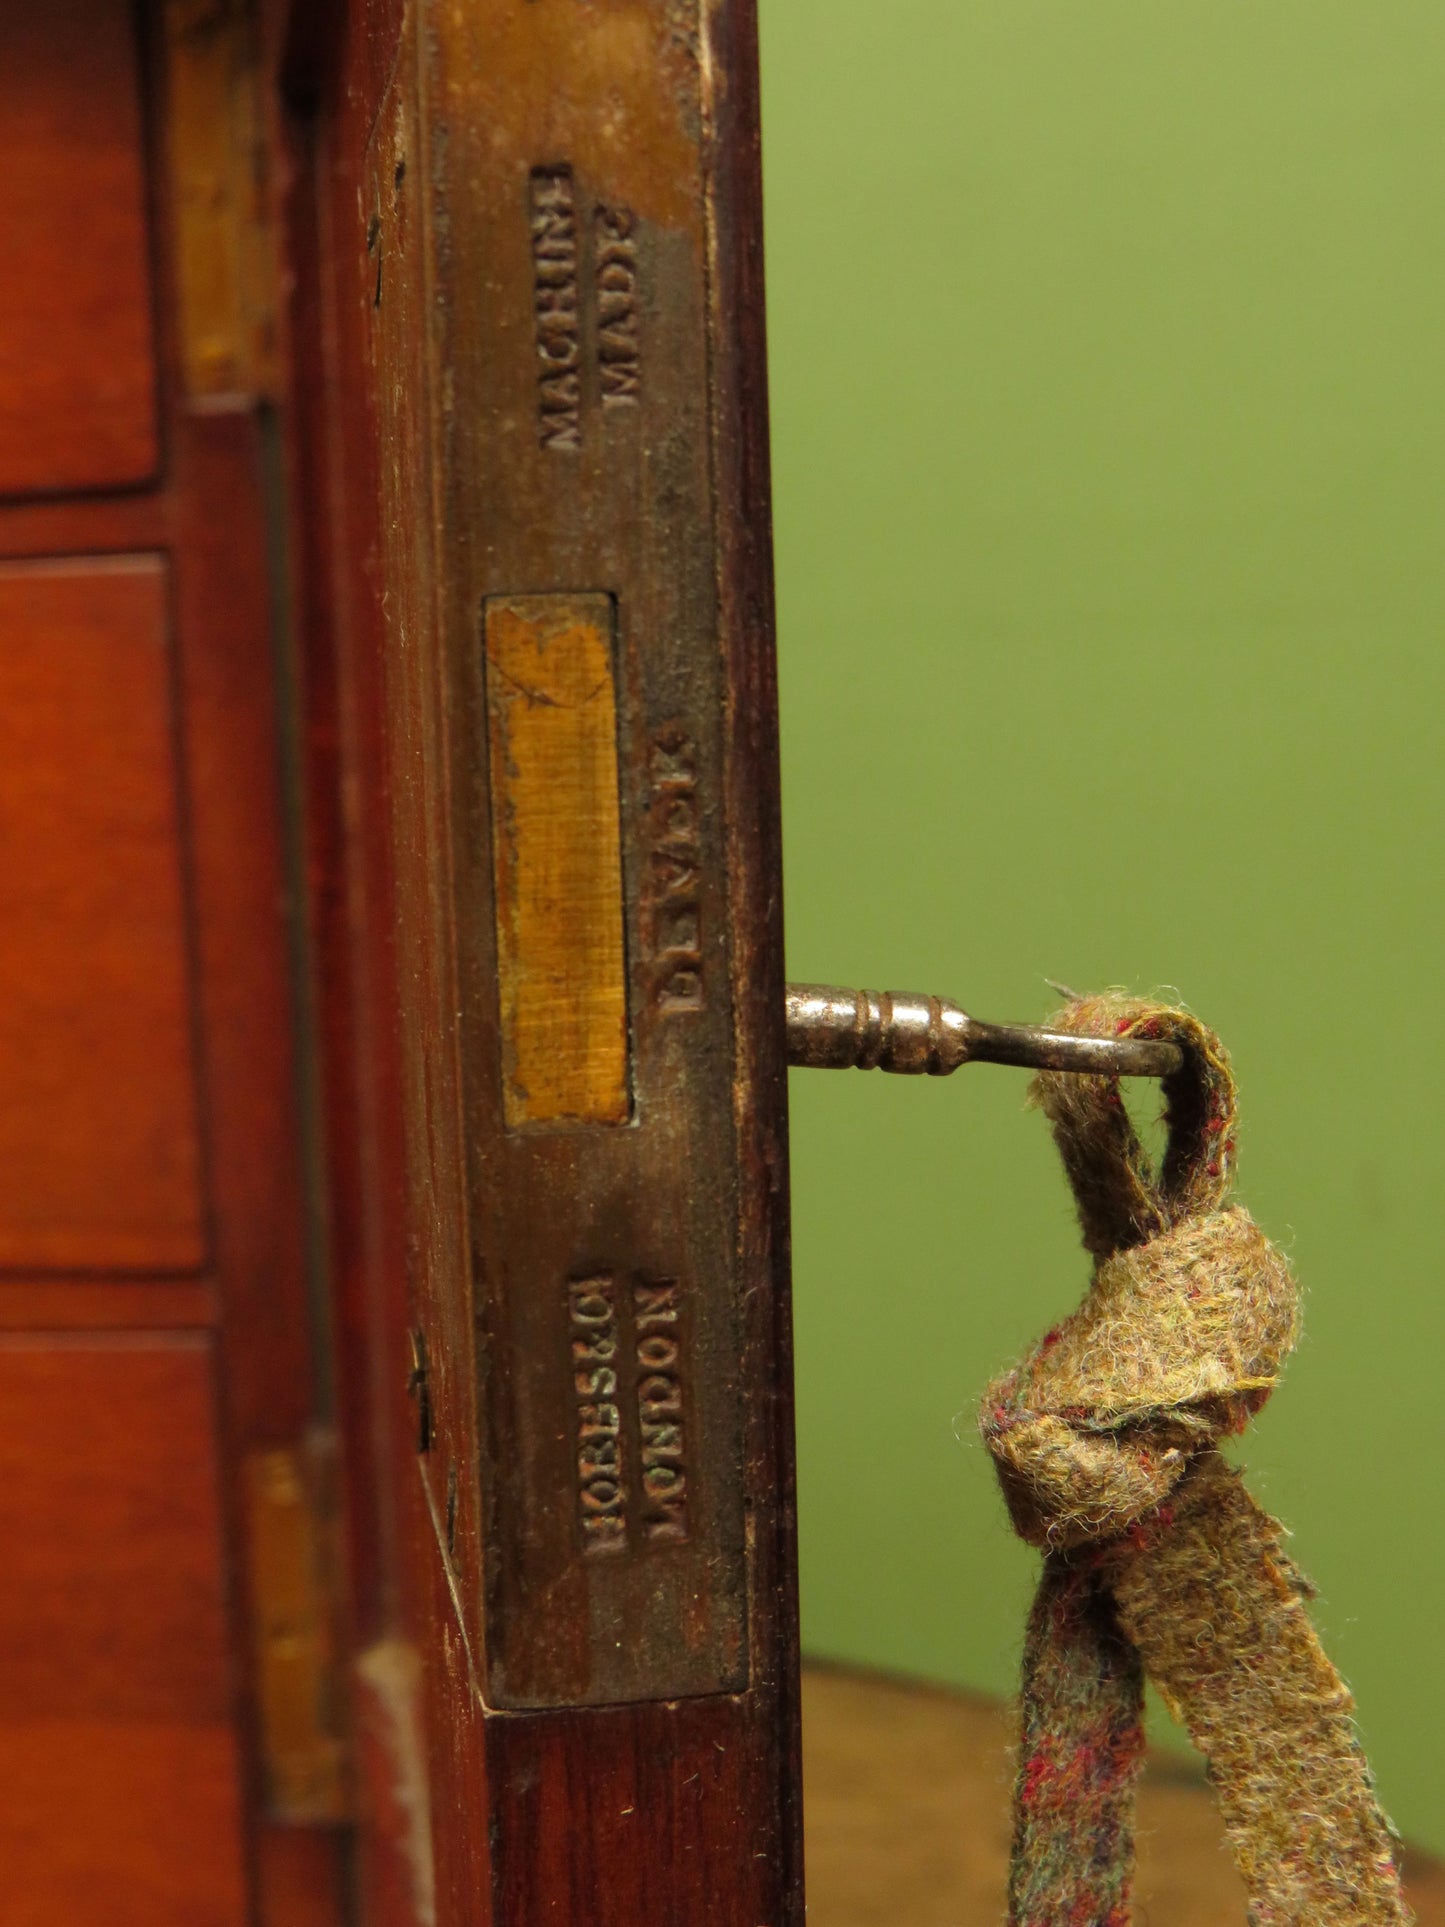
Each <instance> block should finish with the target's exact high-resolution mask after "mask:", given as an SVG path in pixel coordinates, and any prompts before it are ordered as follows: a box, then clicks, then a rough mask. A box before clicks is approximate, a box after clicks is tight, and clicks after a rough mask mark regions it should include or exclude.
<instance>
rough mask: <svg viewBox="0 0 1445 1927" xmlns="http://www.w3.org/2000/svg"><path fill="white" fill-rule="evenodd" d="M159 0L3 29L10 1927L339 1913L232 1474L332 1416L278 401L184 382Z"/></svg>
mask: <svg viewBox="0 0 1445 1927" xmlns="http://www.w3.org/2000/svg"><path fill="white" fill-rule="evenodd" d="M177 12H180V13H187V14H188V17H189V20H190V24H191V26H192V27H199V29H201V30H205V31H210V30H211V29H212V28H213V27H215V26H216V25H217V24H218V23H219V24H221V25H224V23H225V20H226V19H227V18H229V15H228V12H227V9H226V8H225V7H221V8H217V9H195V8H191V9H189V10H187V9H184V8H181V9H177V8H175V7H169V6H163V5H161V4H159V0H156V3H155V4H146V5H132V4H131V0H54V4H49V5H46V6H40V7H29V8H25V7H10V8H6V9H4V18H3V21H0V157H3V159H4V162H5V167H6V175H7V183H8V196H9V198H8V208H9V218H8V223H7V236H8V239H9V244H10V245H9V251H8V254H7V269H8V274H7V296H6V301H5V304H4V307H3V311H0V497H3V498H4V499H0V871H3V877H4V889H3V896H4V915H3V917H0V1546H3V1548H4V1560H5V1579H4V1584H3V1586H0V1866H3V1868H4V1874H3V1897H0V1916H3V1918H4V1920H5V1922H6V1923H7V1927H10V1923H15V1924H16V1927H30V1924H31V1923H36V1927H38V1923H40V1922H42V1921H44V1922H46V1923H52V1922H64V1923H66V1927H338V1923H339V1921H340V1919H341V1916H342V1902H343V1897H344V1881H343V1872H344V1842H343V1839H342V1836H341V1834H340V1832H339V1830H338V1829H337V1828H335V1827H332V1826H307V1825H299V1824H292V1823H290V1822H288V1821H287V1820H286V1819H284V1818H283V1817H282V1815H281V1813H280V1811H279V1809H278V1808H277V1806H276V1804H275V1800H274V1797H273V1790H272V1788H273V1782H272V1780H270V1779H268V1776H267V1772H266V1769H265V1748H264V1734H263V1733H262V1731H261V1724H260V1718H259V1712H258V1705H259V1695H258V1692H257V1673H256V1665H255V1652H256V1646H257V1639H258V1626H259V1624H260V1620H261V1617H262V1616H261V1615H260V1614H259V1613H258V1612H257V1610H256V1602H255V1601H254V1599H253V1596H252V1581H251V1574H250V1572H249V1570H248V1548H249V1546H250V1544H251V1543H252V1539H251V1535H250V1533H249V1532H248V1521H247V1516H246V1509H245V1508H246V1500H245V1494H246V1493H247V1492H248V1490H253V1489H254V1487H255V1484H256V1481H255V1480H254V1479H251V1480H250V1481H249V1482H248V1478H247V1472H248V1468H250V1467H252V1466H253V1465H254V1464H255V1463H256V1461H257V1456H258V1455H259V1454H261V1453H263V1452H264V1453H271V1454H275V1453H278V1452H279V1453H287V1452H293V1451H294V1452H296V1453H297V1454H298V1455H301V1454H302V1451H303V1448H304V1447H305V1446H306V1443H307V1441H308V1439H309V1438H310V1436H311V1435H312V1434H313V1433H314V1432H315V1430H316V1428H317V1426H318V1424H322V1425H324V1422H325V1419H326V1412H325V1409H324V1405H323V1401H322V1398H321V1396H320V1391H319V1385H320V1380H321V1374H320V1373H319V1371H318V1353H317V1345H316V1339H315V1335H314V1332H313V1329H312V1327H313V1317H314V1313H313V1308H312V1302H311V1301H312V1299H313V1297H314V1296H315V1295H316V1291H317V1290H318V1289H319V1280H318V1279H316V1278H314V1277H313V1275H312V1273H313V1270H314V1257H313V1253H314V1247H315V1238H314V1235H313V1233H312V1232H311V1231H310V1230H309V1228H308V1214H307V1204H306V1198H305V1193H304V1185H303V1177H302V1172H303V1155H302V1143H303V1132H302V1127H301V1121H300V1119H301V1106H300V1104H299V1101H298V1095H297V1091H298V1073H297V1052H296V1044H295V1033H296V1025H295V1022H294V1013H293V1003H294V995H293V955H294V933H293V929H292V919H291V910H290V900H291V897H292V895H293V894H294V893H293V892H292V891H291V888H290V876H289V869H288V850H287V834H286V828H285V815H284V809H283V791H284V784H283V754H282V748H281V745H282V741H283V737H284V731H283V728H282V724H281V720H280V719H281V703H280V695H281V692H280V689H279V688H278V678H277V673H276V661H277V650H276V640H275V633H274V608H273V604H274V602H275V600H276V592H275V587H274V578H275V577H276V575H277V570H276V568H275V566H274V562H275V553H274V543H273V541H272V539H271V534H270V524H271V521H272V519H273V518H272V516H271V510H270V505H269V501H268V498H269V497H270V496H271V495H273V494H274V475H275V463H274V461H273V460H272V457H271V454H270V448H271V429H270V426H269V424H268V420H267V417H266V414H265V412H264V411H263V410H261V409H260V408H259V407H258V405H257V403H256V402H255V400H254V399H252V398H247V397H245V396H240V395H238V396H236V397H234V398H228V400H227V401H226V402H225V404H224V405H219V404H216V403H215V402H214V401H213V402H212V404H211V405H210V406H209V407H208V408H206V409H205V410H200V409H196V408H193V407H192V406H190V405H189V404H188V402H187V400H186V397H185V392H184V383H183V380H182V378H181V372H180V371H181V368H182V356H181V353H180V346H181V344H180V340H179V330H180V327H181V325H182V323H181V319H180V316H179V313H178V303H177V299H176V292H175V287H176V277H175V271H174V262H173V256H174V246H173V234H172V226H171V217H172V210H173V206H174V198H173V195H172V194H171V192H170V187H169V179H170V176H169V153H170V150H169V146H168V136H169V131H170V130H169V129H168V128H167V125H166V121H165V111H164V102H165V100H166V98H167V94H166V87H165V85H164V80H165V62H166V51H167V29H168V25H169V24H170V23H172V21H173V18H174V16H175V15H176V14H177ZM237 44H238V45H240V44H242V43H240V42H238V43H237ZM311 1456H312V1457H313V1458H314V1457H316V1456H317V1455H315V1454H312V1455H311ZM320 1457H321V1458H323V1459H324V1454H321V1455H320ZM267 1462H268V1463H274V1460H268V1461H267Z"/></svg>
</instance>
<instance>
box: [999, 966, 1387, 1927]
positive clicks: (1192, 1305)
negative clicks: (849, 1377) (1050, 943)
mask: <svg viewBox="0 0 1445 1927" xmlns="http://www.w3.org/2000/svg"><path fill="white" fill-rule="evenodd" d="M1055 1027H1056V1028H1059V1029H1064V1030H1071V1031H1075V1032H1080V1033H1083V1034H1087V1035H1090V1036H1101V1035H1120V1036H1134V1037H1158V1038H1167V1039H1171V1040H1173V1041H1174V1042H1177V1043H1179V1044H1181V1045H1182V1046H1183V1047H1184V1067H1183V1069H1182V1070H1180V1071H1179V1072H1178V1073H1176V1074H1175V1075H1174V1076H1173V1077H1172V1078H1170V1079H1169V1080H1168V1082H1167V1083H1166V1084H1165V1087H1164V1094H1165V1103H1166V1112H1165V1117H1166V1123H1167V1126H1168V1140H1167V1148H1166V1151H1165V1154H1164V1159H1163V1164H1162V1167H1161V1168H1160V1170H1159V1171H1158V1173H1157V1174H1156V1173H1155V1172H1154V1171H1153V1169H1152V1168H1151V1165H1150V1162H1149V1159H1148V1158H1147V1156H1146V1154H1145V1152H1144V1150H1143V1148H1142V1147H1141V1145H1140V1143H1139V1140H1138V1138H1137V1136H1136V1135H1135V1132H1134V1129H1133V1126H1132V1124H1131V1123H1130V1120H1129V1115H1128V1112H1127V1111H1126V1110H1125V1108H1124V1106H1123V1103H1122V1101H1121V1099H1120V1095H1119V1088H1118V1082H1117V1080H1116V1079H1113V1078H1108V1077H1079V1076H1067V1075H1063V1074H1060V1073H1054V1072H1046V1073H1044V1074H1043V1075H1042V1076H1040V1077H1039V1078H1038V1080H1037V1081H1036V1083H1035V1086H1034V1095H1035V1098H1036V1100H1037V1102H1038V1103H1039V1104H1040V1105H1041V1106H1042V1107H1043V1109H1044V1111H1045V1112H1046V1113H1047V1114H1048V1117H1049V1119H1050V1121H1051V1123H1052V1125H1053V1129H1054V1137H1055V1140H1056V1142H1057V1144H1058V1147H1059V1150H1060V1152H1061V1154H1062V1156H1063V1160H1064V1166H1065V1169H1066V1170H1067V1172H1068V1175H1069V1181H1070V1183H1071V1184H1072V1185H1073V1188H1074V1195H1075V1198H1076V1199H1077V1202H1078V1209H1079V1218H1080V1222H1081V1224H1082V1226H1083V1232H1084V1243H1085V1245H1086V1247H1087V1248H1088V1250H1089V1251H1090V1252H1091V1253H1092V1254H1093V1257H1094V1261H1095V1270H1094V1277H1093V1283H1092V1286H1091V1288H1090V1291H1089V1295H1088V1298H1087V1299H1086V1300H1085V1302H1084V1304H1083V1306H1082V1307H1081V1308H1080V1309H1079V1310H1078V1311H1077V1312H1075V1313H1074V1314H1073V1316H1072V1317H1070V1318H1067V1319H1065V1320H1064V1322H1063V1323H1062V1324H1060V1325H1057V1326H1055V1327H1054V1329H1053V1330H1052V1331H1049V1332H1046V1333H1045V1335H1044V1337H1043V1338H1042V1340H1041V1341H1040V1342H1039V1344H1038V1345H1036V1346H1035V1347H1034V1349H1033V1351H1032V1352H1031V1353H1030V1354H1029V1356H1028V1357H1027V1358H1026V1359H1025V1360H1024V1362H1023V1363H1022V1364H1021V1365H1020V1366H1019V1367H1018V1368H1017V1370H1015V1371H1012V1372H1010V1373H1008V1374H1007V1375H1006V1376H1005V1377H1004V1378H1001V1379H999V1380H998V1381H997V1382H996V1383H995V1384H994V1385H992V1386H991V1387H990V1388H989V1391H988V1394H987V1396H986V1399H985V1403H984V1409H983V1415H982V1425H983V1433H984V1438H985V1441H986V1442H987V1444H988V1447H989V1450H990V1451H991V1452H992V1454H993V1457H994V1461H995V1464H996V1466H997V1469H998V1474H999V1478H1000V1481H1001V1483H1002V1485H1003V1490H1004V1495H1005V1498H1006V1499H1007V1501H1008V1506H1009V1511H1010V1513H1011V1514H1012V1516H1013V1521H1014V1524H1015V1526H1016V1527H1017V1528H1018V1530H1019V1532H1020V1533H1021V1534H1022V1535H1023V1536H1024V1538H1026V1539H1027V1540H1029V1541H1030V1542H1031V1543H1032V1544H1034V1545H1037V1546H1040V1547H1042V1548H1043V1551H1044V1571H1043V1578H1042V1581H1041V1584H1040V1586H1039V1592H1038V1597H1037V1599H1036V1601H1035V1604H1034V1609H1033V1613H1032V1615H1031V1618H1030V1621H1029V1630H1028V1636H1027V1640H1026V1643H1025V1650H1024V1679H1023V1738H1022V1748H1021V1754H1020V1760H1019V1773H1018V1780H1017V1784H1016V1787H1015V1794H1014V1847H1013V1865H1012V1872H1011V1879H1010V1894H1009V1903H1010V1910H1009V1920H1010V1922H1011V1923H1012V1927H1128V1923H1129V1920H1130V1909H1129V1886H1130V1879H1131V1875H1132V1867H1133V1857H1134V1855H1133V1804H1134V1788H1135V1782H1136V1779H1137V1776H1138V1771H1139V1764H1140V1760H1141V1757H1142V1750H1143V1734H1142V1702H1143V1675H1144V1673H1145V1672H1147V1673H1148V1675H1149V1676H1150V1678H1152V1679H1153V1680H1154V1681H1155V1683H1156V1685H1157V1686H1158V1687H1159V1689H1160V1691H1161V1692H1162V1694H1163V1696H1164V1698H1165V1700H1166V1702H1167V1703H1168V1705H1169V1706H1170V1708H1171V1710H1172V1711H1173V1712H1174V1713H1175V1715H1176V1717H1178V1718H1180V1719H1182V1720H1183V1722H1184V1724H1185V1725H1186V1726H1187V1727H1188V1729H1189V1731H1190V1733H1191V1735H1192V1736H1193V1738H1194V1740H1195V1743H1196V1744H1197V1745H1198V1746H1199V1748H1200V1750H1201V1751H1202V1752H1203V1753H1204V1755H1205V1757H1206V1759H1207V1760H1208V1762H1209V1770H1210V1777H1211V1779H1212V1781H1213V1783H1214V1786H1215V1788H1216V1790H1217V1793H1218V1796H1219V1801H1220V1805H1221V1807H1222V1808H1223V1812H1224V1818H1225V1822H1226V1825H1227V1827H1228V1831H1229V1836H1230V1841H1231V1844H1232V1846H1233V1848H1234V1853H1235V1857H1236V1859H1237V1860H1238V1862H1239V1866H1240V1870H1241V1872H1242V1873H1243V1875H1244V1880H1245V1885H1246V1887H1247V1889H1248V1892H1249V1900H1250V1919H1251V1921H1252V1922H1255V1923H1256V1924H1257V1927H1287V1924H1288V1927H1295V1923H1298V1924H1299V1927H1305V1923H1308V1924H1309V1927H1373V1923H1376V1922H1404V1921H1409V1920H1410V1918H1411V1916H1410V1913H1409V1911H1408V1909H1407V1908H1406V1906H1405V1904H1404V1900H1403V1898H1402V1895H1401V1892H1400V1883H1399V1877H1398V1875H1397V1872H1396V1868H1395V1860H1394V1853H1393V1849H1392V1842H1391V1836H1390V1831H1389V1828H1388V1825H1387V1823H1386V1821H1385V1819H1384V1816H1383V1815H1382V1813H1381V1812H1380V1809H1379V1806H1378V1805H1377V1803H1376V1801H1375V1798H1374V1795H1373V1792H1372V1791H1371V1786H1370V1778H1369V1770H1368V1768H1367V1766H1366V1763H1365V1759H1364V1755H1363V1753H1362V1752H1361V1750H1360V1747H1359V1743H1358V1741H1357V1739H1356V1737H1355V1731H1354V1725H1353V1720H1352V1701H1351V1699H1350V1696H1349V1693H1348V1692H1347V1691H1346V1689H1345V1687H1344V1685H1343V1684H1342V1683H1341V1681H1340V1678H1339V1675H1338V1674H1337V1673H1336V1672H1335V1670H1334V1668H1333V1667H1332V1666H1331V1664H1330V1662H1329V1660H1328V1659H1327V1658H1326V1657H1325V1654H1324V1651H1323V1649H1322V1647H1321V1646H1320V1643H1319V1639H1318V1637H1317V1636H1316V1634H1315V1631H1314V1628H1313V1626H1312V1625H1311V1623H1310V1621H1309V1618H1308V1616H1307V1613H1306V1611H1305V1604H1304V1601H1305V1598H1306V1597H1307V1596H1308V1587H1307V1586H1306V1584H1305V1582H1304V1581H1303V1580H1302V1579H1301V1577H1300V1575H1299V1574H1298V1573H1297V1572H1296V1570H1295V1569H1294V1567H1293V1566H1292V1565H1291V1564H1290V1562H1289V1560H1288V1558H1287V1557H1286V1556H1285V1554H1284V1552H1283V1550H1282V1546H1281V1541H1282V1538H1283V1533H1282V1530H1281V1528H1280V1527H1279V1526H1278V1525H1277V1524H1276V1523H1275V1522H1274V1520H1272V1519H1271V1518H1269V1516H1268V1515H1267V1514H1266V1513H1264V1512H1262V1511H1261V1510H1260V1509H1259V1507H1258V1506H1256V1505H1255V1503H1254V1501H1253V1500H1252V1499H1251V1498H1250V1497H1249V1495H1248V1493H1247V1492H1246V1491H1245V1489H1244V1486H1243V1484H1242V1482H1241V1480H1240V1478H1239V1475H1238V1473H1237V1472H1235V1471H1234V1470H1233V1468H1232V1467H1230V1466H1229V1465H1228V1464H1226V1462H1225V1461H1224V1459H1223V1458H1222V1457H1221V1456H1220V1455H1219V1453H1218V1451H1217V1450H1216V1449H1215V1447H1216V1443H1217V1441H1218V1440H1219V1439H1221V1438H1223V1437H1225V1436H1227V1435H1229V1434H1231V1433H1235V1432H1239V1431H1241V1430H1242V1429H1243V1428H1244V1426H1245V1425H1246V1424H1247V1423H1248V1422H1249V1420H1250V1418H1251V1417H1252V1416H1253V1415H1254V1413H1256V1412H1257V1411H1258V1410H1259V1408H1260V1406H1261V1405H1262V1404H1263V1403H1264V1401H1265V1399H1266V1398H1267V1397H1268V1396H1269V1393H1270V1391H1271V1390H1272V1389H1273V1387H1274V1385H1275V1382H1276V1380H1277V1379H1278V1377H1279V1373H1280V1369H1281V1366H1282V1365H1283V1363H1284V1360H1285V1358H1286V1356H1287V1355H1288V1353H1289V1351H1290V1349H1291V1348H1292V1346H1293V1344H1294V1342H1295V1338H1296V1336H1297V1333H1298V1315H1299V1314H1298V1293H1297V1290H1296V1287H1295V1284H1294V1280H1293V1278H1292V1277H1291V1275H1290V1271H1289V1267H1288V1265H1287V1264H1286V1263H1285V1261H1284V1259H1283V1257H1281V1255H1280V1254H1279V1252H1277V1251H1276V1250H1275V1249H1274V1248H1273V1246H1271V1245H1270V1244H1269V1243H1268V1241H1267V1240H1266V1239H1265V1237H1264V1236H1263V1234H1262V1233H1261V1232H1260V1231H1259V1229H1258V1228H1257V1226H1256V1225H1255V1224H1254V1222H1253V1220H1252V1219H1251V1218H1250V1216H1249V1214H1248V1213H1247V1212H1246V1211H1244V1210H1242V1209H1240V1208H1239V1207H1238V1206H1233V1207H1229V1206H1227V1205H1226V1203H1225V1199H1226V1195H1227V1192H1228V1189H1229V1182H1230V1175H1231V1166H1232V1163H1233V1158H1234V1129H1235V1110H1236V1104H1235V1088H1234V1079H1233V1077H1232V1076H1231V1074H1230V1069H1229V1060H1228V1058H1227V1056H1226V1054H1225V1052H1224V1049H1223V1047H1222V1046H1221V1045H1220V1043H1219V1040H1218V1039H1217V1038H1216V1037H1215V1036H1213V1034H1212V1033H1211V1032H1209V1031H1208V1030H1206V1029H1205V1028H1204V1026H1203V1025H1202V1024H1200V1023H1199V1022H1198V1021H1197V1020H1196V1019H1195V1018H1193V1017H1191V1016H1190V1015H1189V1014H1188V1013H1187V1012H1186V1011H1182V1010H1175V1009H1171V1008H1169V1007H1167V1006H1163V1005H1159V1004H1154V1003H1147V1002H1143V1001H1139V1000H1136V999H1131V998H1125V997H1121V996H1117V995H1109V996H1103V997H1094V998H1080V999H1078V1000H1076V1001H1075V1002H1073V1003H1072V1004H1070V1005H1069V1006H1068V1008H1067V1009H1066V1010H1065V1011H1064V1012H1063V1013H1062V1014H1061V1015H1060V1016H1059V1017H1058V1018H1057V1019H1055Z"/></svg>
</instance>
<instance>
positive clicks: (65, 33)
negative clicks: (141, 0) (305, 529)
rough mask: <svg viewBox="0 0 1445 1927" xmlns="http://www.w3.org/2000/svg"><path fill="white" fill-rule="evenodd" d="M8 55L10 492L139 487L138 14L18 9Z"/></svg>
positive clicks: (0, 104)
mask: <svg viewBox="0 0 1445 1927" xmlns="http://www.w3.org/2000/svg"><path fill="white" fill-rule="evenodd" d="M4 54H5V57H4V59H3V61H0V178H3V179H4V181H5V287H6V294H5V314H4V324H3V326H0V494H20V493H26V494H33V493H39V492H42V491H51V490H60V489H83V488H99V487H103V486H104V487H111V488H117V487H122V486H126V485H130V484H133V483H136V482H141V481H144V480H146V479H147V478H148V477H149V476H151V475H152V473H153V472H154V470H155V466H156V462H157V459H158V453H159V441H158V433H157V423H156V400H155V387H156V369H155V358H154V349H153V344H152V316H151V291H150V261H149V245H150V244H149V237H148V234H147V230H146V183H145V173H144V153H143V147H142V138H141V102H140V86H139V74H138V71H137V57H136V44H135V28H134V21H133V15H132V10H131V8H130V7H128V6H124V5H120V4H118V0H48V4H46V5H45V6H34V7H32V6H11V7H7V8H6V9H5V44H4Z"/></svg>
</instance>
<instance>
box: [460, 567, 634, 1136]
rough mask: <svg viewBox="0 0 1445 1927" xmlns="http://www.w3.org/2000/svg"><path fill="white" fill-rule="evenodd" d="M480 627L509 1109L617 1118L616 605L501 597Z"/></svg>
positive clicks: (620, 1049) (527, 1120) (623, 1063)
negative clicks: (482, 631)
mask: <svg viewBox="0 0 1445 1927" xmlns="http://www.w3.org/2000/svg"><path fill="white" fill-rule="evenodd" d="M485 633H486V654H487V723H488V734H489V736H490V744H491V755H490V758H489V777H490V782H491V790H492V864H493V875H494V878H495V891H496V895H495V901H496V917H497V978H498V995H499V998H500V1003H501V1029H502V1077H503V1090H502V1098H503V1111H504V1115H505V1117H506V1121H507V1125H508V1128H509V1129H513V1130H515V1129H517V1128H519V1127H520V1126H523V1125H528V1124H556V1123H560V1122H563V1121H570V1122H572V1123H586V1124H624V1123H626V1121H627V1117H628V1113H629V1111H630V1109H631V1097H630V1092H629V1089H628V1070H627V958H626V953H625V948H624V942H623V927H622V924H623V897H622V824H621V816H620V811H621V803H620V798H619V795H618V788H617V694H616V682H615V677H614V673H613V657H612V602H611V598H610V597H608V596H599V595H591V596H572V595H531V596H510V597H507V596H503V597H497V598H494V599H493V600H491V601H489V602H488V604H487V611H486V624H485Z"/></svg>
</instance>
